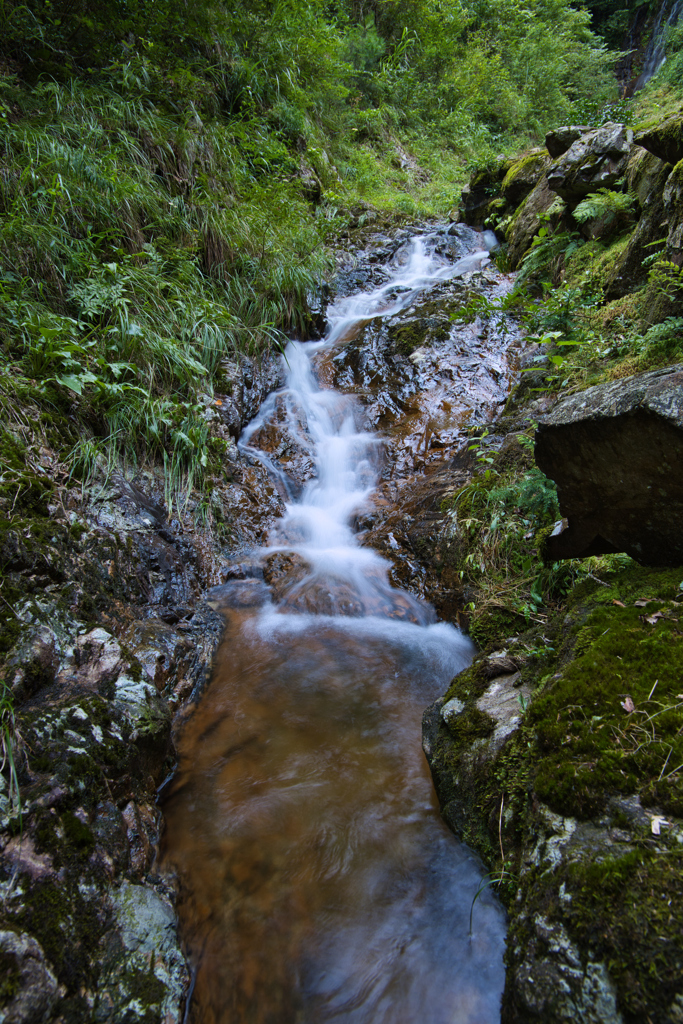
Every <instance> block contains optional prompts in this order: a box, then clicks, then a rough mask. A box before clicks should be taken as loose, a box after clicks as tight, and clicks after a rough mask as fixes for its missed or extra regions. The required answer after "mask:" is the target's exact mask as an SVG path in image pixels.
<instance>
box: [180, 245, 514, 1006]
mask: <svg viewBox="0 0 683 1024" xmlns="http://www.w3.org/2000/svg"><path fill="white" fill-rule="evenodd" d="M486 260H487V252H486V251H480V252H476V253H473V254H469V255H467V256H466V257H464V259H463V260H460V261H458V262H456V263H453V262H452V261H451V262H449V261H447V260H444V259H443V258H439V257H437V255H436V254H435V252H434V245H433V244H430V241H429V239H424V238H415V239H414V240H413V242H412V243H411V246H410V248H409V250H408V251H407V254H406V260H405V262H404V264H403V266H402V267H399V268H398V269H397V270H396V272H395V273H394V276H393V278H392V279H391V280H390V281H388V282H387V283H386V284H384V285H382V286H381V287H379V288H377V289H376V290H374V291H372V292H368V293H365V294H362V295H356V296H351V297H347V298H345V299H342V300H339V301H338V302H337V303H336V304H335V305H333V306H332V307H331V309H330V310H329V311H328V315H329V322H330V330H329V333H328V336H327V338H326V339H325V340H324V341H322V342H315V343H308V344H301V343H298V342H292V343H291V344H290V345H289V347H288V349H287V353H286V361H287V366H288V375H287V377H288V379H287V385H286V387H285V388H284V389H283V390H282V391H281V392H280V393H278V394H277V395H274V396H271V397H270V398H269V399H268V400H267V401H266V403H265V404H264V406H263V408H262V410H261V412H260V413H259V416H258V417H257V419H256V420H255V421H254V422H253V423H252V424H250V425H249V427H247V429H246V430H245V432H244V435H243V437H242V439H241V442H240V444H241V447H242V449H243V450H244V452H245V453H246V454H247V455H250V457H252V458H259V459H260V460H262V461H263V462H264V463H265V464H266V465H267V466H268V468H269V471H270V472H271V473H272V474H273V478H274V479H275V480H276V482H277V485H278V487H279V488H280V489H281V491H282V493H283V495H285V496H286V500H287V512H286V515H285V516H284V517H283V519H282V520H281V521H280V522H279V523H278V524H277V526H276V528H275V529H274V530H273V532H272V535H271V537H270V539H269V543H268V545H267V547H266V548H264V549H263V550H262V551H261V552H259V554H260V558H261V563H262V564H263V565H264V566H267V567H268V569H267V571H266V572H265V578H264V575H263V574H261V577H260V578H259V574H258V573H254V574H253V575H252V576H251V577H248V578H246V579H242V580H236V581H234V582H232V583H230V584H228V585H226V586H225V587H223V588H220V590H219V591H218V592H217V593H216V595H215V598H216V601H217V602H218V604H219V605H220V606H221V608H222V610H223V613H224V615H225V619H226V631H225V635H224V638H223V641H222V644H221V646H220V648H219V650H218V653H217V656H216V659H215V665H214V673H213V677H212V681H211V683H210V685H209V687H208V689H207V691H206V693H205V694H204V696H203V697H202V699H201V702H200V704H199V707H198V708H197V710H196V711H195V713H194V714H193V716H192V717H191V719H190V720H189V722H188V724H187V725H186V726H185V727H184V729H183V731H182V734H181V736H180V739H179V756H180V762H179V769H178V773H177V775H176V778H175V780H174V782H173V784H172V788H171V792H170V794H169V795H168V796H167V797H166V798H165V806H164V810H165V815H166V822H167V830H166V838H165V852H164V857H165V863H166V865H167V866H173V867H174V868H175V870H176V871H177V872H178V876H179V879H180V882H181V887H182V888H181V894H182V898H181V908H180V913H181V928H182V932H183V937H184V939H185V942H186V946H187V949H188V951H189V954H190V957H191V960H192V962H193V964H194V965H195V969H196V985H195V989H194V996H193V1001H192V1009H191V1020H193V1021H195V1022H196V1024H199V1022H201V1024H214V1022H216V1024H218V1022H220V1024H290V1022H292V1024H293V1022H302V1024H304V1022H305V1024H319V1022H320V1024H322V1022H325V1021H335V1022H339V1024H417V1022H420V1024H492V1022H496V1021H498V1020H499V1019H500V1011H499V1003H500V995H501V992H502V987H503V975H504V970H503V963H502V956H503V949H504V941H505V918H504V913H503V911H502V909H501V908H500V907H499V906H498V905H497V904H496V902H495V901H494V900H493V899H492V898H491V897H490V896H488V895H485V896H483V897H482V898H481V899H480V900H478V901H477V904H476V908H475V927H474V930H473V934H472V936H471V937H470V935H469V917H470V908H471V905H472V900H473V899H474V897H475V894H476V892H477V889H478V887H479V884H480V882H481V876H482V868H481V865H480V864H479V862H478V861H477V860H476V859H475V857H474V856H473V855H472V854H471V853H470V852H469V851H468V850H467V848H466V847H464V846H463V845H461V844H460V843H458V842H457V841H456V839H455V838H454V837H453V835H452V834H451V833H450V832H449V831H448V830H447V829H446V827H445V825H444V824H443V822H442V819H441V817H440V815H439V811H438V806H437V803H436V798H435V796H434V793H433V789H432V786H431V780H430V777H429V770H428V767H427V764H426V762H425V759H424V756H423V753H422V750H421V745H420V722H421V715H422V711H423V710H424V708H425V706H426V705H427V704H429V703H431V702H432V701H433V700H434V699H435V698H436V697H437V696H439V695H440V694H441V693H443V691H444V689H445V687H446V685H447V683H448V681H449V680H450V679H451V678H452V676H453V675H454V674H455V673H457V672H458V671H459V670H461V669H462V668H463V667H465V666H466V665H467V664H468V662H469V660H470V658H471V655H472V651H471V648H470V644H469V642H468V641H467V640H466V639H465V638H464V637H463V636H462V635H461V634H460V633H459V632H458V631H457V630H456V629H455V628H453V627H452V626H450V625H447V624H445V623H438V622H436V621H435V615H434V612H433V610H432V608H431V607H430V606H429V605H428V604H426V603H424V602H421V601H419V600H418V599H416V598H415V597H413V596H412V595H411V594H409V593H407V592H405V591H401V590H398V589H395V588H392V587H391V586H390V585H389V582H388V578H387V573H388V568H389V563H388V562H387V561H386V560H385V559H384V558H382V557H380V555H378V554H377V553H375V552H373V551H372V550H369V549H368V548H364V547H361V546H360V545H359V543H358V540H357V538H356V536H355V535H354V532H353V529H352V525H351V524H352V522H353V517H354V515H355V514H356V513H357V511H358V510H359V509H361V508H363V507H365V506H367V505H368V503H369V502H371V496H372V492H373V488H374V487H375V484H376V481H377V478H378V473H379V471H380V468H381V461H382V445H381V440H380V438H378V437H377V436H376V435H375V434H372V433H369V432H367V431H365V430H363V429H362V422H363V419H362V406H361V403H360V402H359V401H358V400H357V399H356V398H354V396H353V395H348V394H340V393H338V392H336V391H333V390H330V389H328V388H324V387H321V386H320V385H319V384H318V382H317V380H316V376H315V373H314V366H315V360H316V359H317V358H319V356H320V354H321V353H322V354H327V355H329V354H330V352H334V351H336V350H341V348H342V347H343V345H344V344H345V343H346V341H348V339H350V338H351V337H353V336H354V334H355V333H356V332H357V331H358V329H359V326H361V325H362V324H363V323H365V322H367V320H368V319H370V318H371V317H376V316H378V315H382V316H391V315H393V314H395V313H396V312H397V311H398V310H399V309H401V308H406V307H407V306H408V304H409V303H410V302H411V301H413V299H414V297H415V296H416V295H417V294H418V293H419V292H421V291H423V290H425V289H427V288H429V287H430V286H431V285H433V284H434V283H436V282H439V281H443V280H445V279H447V278H449V277H454V276H457V275H459V274H463V273H465V272H467V271H469V270H471V269H473V268H475V267H477V266H479V265H480V264H481V263H482V262H485V261H486ZM276 421H277V422H278V423H280V424H281V426H282V427H283V429H284V428H286V431H287V432H288V434H289V435H290V436H291V435H292V434H295V435H296V436H298V438H299V441H300V444H301V445H302V446H304V447H305V448H306V450H307V451H308V453H309V454H310V458H311V460H312V464H313V465H314V466H315V472H314V473H313V475H312V476H311V477H310V479H308V481H307V482H305V483H304V484H303V486H302V485H301V483H300V482H299V483H298V484H297V482H296V481H293V480H291V479H290V478H288V476H287V474H286V473H284V472H283V470H282V469H281V468H280V465H279V463H278V460H277V459H276V458H275V457H273V456H272V454H267V453H266V452H265V451H262V450H260V449H258V448H257V447H255V445H254V442H255V439H257V438H258V437H259V436H260V434H261V433H262V432H263V430H264V428H266V427H268V428H269V429H270V426H272V424H273V423H275V422H276ZM267 583H269V584H270V586H268V585H267Z"/></svg>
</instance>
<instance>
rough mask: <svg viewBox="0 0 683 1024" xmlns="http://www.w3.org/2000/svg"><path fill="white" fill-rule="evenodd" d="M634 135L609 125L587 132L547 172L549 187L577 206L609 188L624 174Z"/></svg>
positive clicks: (617, 126) (627, 129) (621, 128)
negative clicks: (599, 191)
mask: <svg viewBox="0 0 683 1024" xmlns="http://www.w3.org/2000/svg"><path fill="white" fill-rule="evenodd" d="M632 143H633V132H632V130H631V129H630V128H626V127H625V125H623V124H613V123H608V124H606V125H603V126H602V128H595V129H594V130H593V131H589V132H586V133H585V134H584V135H582V136H581V137H580V138H579V139H577V141H576V142H574V143H573V144H572V145H571V146H570V148H569V149H568V150H567V152H566V153H565V154H564V156H563V157H562V158H561V159H560V160H558V161H557V163H555V164H553V165H552V167H550V169H549V170H548V185H549V186H550V188H551V189H552V191H553V192H556V193H557V194H558V195H559V196H561V197H562V198H563V199H565V200H567V201H568V202H570V203H571V202H578V201H579V200H580V199H583V197H584V196H587V195H590V193H591V192H597V191H598V189H600V188H611V187H612V185H614V183H615V182H616V181H617V180H618V179H619V178H620V177H621V176H622V175H623V174H624V172H625V170H626V166H627V164H628V158H629V155H630V152H631V146H632Z"/></svg>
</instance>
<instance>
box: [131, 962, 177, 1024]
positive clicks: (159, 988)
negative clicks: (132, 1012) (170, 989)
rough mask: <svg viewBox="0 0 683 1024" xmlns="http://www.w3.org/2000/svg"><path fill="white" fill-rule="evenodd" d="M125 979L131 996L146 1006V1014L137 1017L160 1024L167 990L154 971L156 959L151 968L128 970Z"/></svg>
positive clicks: (153, 1023)
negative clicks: (162, 1005) (160, 1012)
mask: <svg viewBox="0 0 683 1024" xmlns="http://www.w3.org/2000/svg"><path fill="white" fill-rule="evenodd" d="M123 980H124V983H125V986H126V989H127V991H129V992H130V995H131V998H132V999H136V1000H138V1001H139V1002H140V1003H141V1004H142V1006H143V1007H144V1008H145V1013H144V1016H143V1017H142V1018H139V1017H138V1018H136V1019H137V1020H142V1021H149V1022H150V1024H158V1021H159V1011H160V1008H161V1003H162V1002H163V999H164V997H165V995H166V991H167V990H166V986H165V985H164V983H163V982H162V981H159V979H158V978H157V976H156V975H155V973H154V959H152V962H151V963H150V966H149V970H147V971H139V970H138V971H135V970H133V971H127V972H126V973H125V974H124V978H123ZM155 1011H156V1012H155Z"/></svg>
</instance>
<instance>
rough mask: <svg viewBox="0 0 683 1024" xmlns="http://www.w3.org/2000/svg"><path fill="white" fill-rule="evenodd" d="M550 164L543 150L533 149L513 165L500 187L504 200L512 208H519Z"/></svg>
mask: <svg viewBox="0 0 683 1024" xmlns="http://www.w3.org/2000/svg"><path fill="white" fill-rule="evenodd" d="M550 163H551V161H550V158H549V157H548V155H547V153H546V152H545V150H543V149H533V150H531V152H530V153H527V154H526V155H525V156H523V157H522V159H521V160H518V161H517V162H516V163H514V164H513V165H512V167H511V168H510V170H509V171H508V172H507V174H506V175H505V177H504V179H503V184H502V186H501V191H502V193H503V195H504V197H505V199H506V200H507V201H508V202H509V203H510V204H511V205H512V206H519V204H520V203H521V202H522V201H523V200H524V199H526V197H527V196H528V195H529V193H530V192H532V191H533V189H534V188H535V187H536V185H538V183H539V181H540V179H541V178H542V177H543V176H544V175H545V172H546V171H547V169H548V167H549V166H550Z"/></svg>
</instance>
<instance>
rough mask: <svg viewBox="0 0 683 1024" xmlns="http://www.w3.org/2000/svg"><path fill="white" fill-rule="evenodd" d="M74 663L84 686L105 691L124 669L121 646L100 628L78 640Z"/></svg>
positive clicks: (75, 645)
mask: <svg viewBox="0 0 683 1024" xmlns="http://www.w3.org/2000/svg"><path fill="white" fill-rule="evenodd" d="M74 661H75V663H76V666H77V667H78V677H79V681H80V682H81V683H82V684H83V685H85V686H88V687H91V688H93V689H96V690H105V689H106V688H107V686H108V684H110V683H113V682H114V681H115V680H116V679H118V677H119V675H120V673H121V670H122V668H123V656H122V653H121V645H120V643H119V642H118V640H115V639H114V637H113V636H112V635H111V633H109V632H108V631H107V630H106V629H102V628H101V627H98V628H97V629H93V630H91V631H90V632H89V633H85V634H83V635H82V636H79V637H78V638H77V640H76V643H75V644H74Z"/></svg>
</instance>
